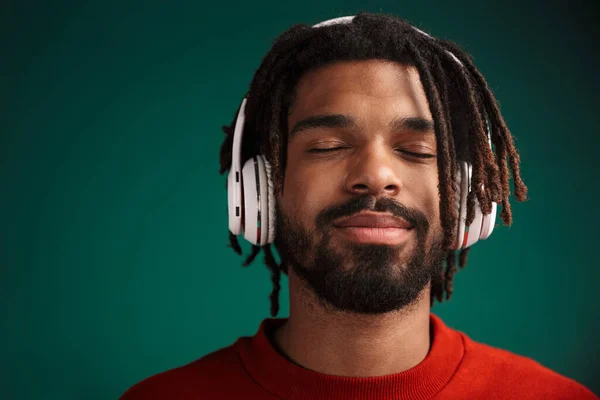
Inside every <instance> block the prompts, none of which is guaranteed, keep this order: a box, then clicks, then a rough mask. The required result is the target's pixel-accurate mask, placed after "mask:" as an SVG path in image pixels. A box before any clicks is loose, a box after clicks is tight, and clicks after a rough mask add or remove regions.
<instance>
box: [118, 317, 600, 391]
mask: <svg viewBox="0 0 600 400" xmlns="http://www.w3.org/2000/svg"><path fill="white" fill-rule="evenodd" d="M430 320H431V327H432V332H433V341H432V344H431V348H430V351H429V353H428V354H427V356H426V357H425V359H424V360H423V361H422V362H421V363H420V364H418V365H417V366H415V367H413V368H411V369H409V370H407V371H404V372H399V373H397V374H392V375H386V376H377V377H360V378H356V377H344V376H332V375H325V374H322V373H318V372H314V371H311V370H308V369H305V368H303V367H301V366H299V365H296V364H294V363H292V362H290V361H288V360H287V359H286V358H285V357H284V356H282V355H281V354H280V353H279V352H278V351H277V350H276V349H275V348H274V347H273V345H272V344H271V342H270V339H269V338H270V337H272V336H271V334H272V332H274V330H275V329H276V328H277V327H278V326H280V325H281V324H282V323H283V322H284V321H285V319H281V318H279V319H274V318H267V319H265V320H264V321H263V322H262V323H261V325H260V328H259V329H258V332H257V333H256V335H254V336H253V337H241V338H239V339H238V340H237V341H236V342H235V343H234V344H233V345H231V346H229V347H226V348H223V349H220V350H218V351H215V352H213V353H211V354H208V355H206V356H204V357H202V358H200V359H199V360H197V361H194V362H192V363H190V364H188V365H185V366H182V367H179V368H175V369H172V370H169V371H166V372H163V373H160V374H157V375H155V376H152V377H150V378H147V379H146V380H144V381H142V382H140V383H138V384H137V385H135V386H133V387H132V388H130V389H129V390H128V391H127V392H125V394H124V395H123V396H122V397H121V400H158V399H161V400H162V399H173V400H192V399H194V400H207V399H210V400H229V399H231V400H233V399H235V400H241V399H243V400H254V399H261V400H276V399H277V400H281V399H286V400H336V399H344V400H351V399H356V400H358V399H360V400H368V399H373V400H375V399H412V400H426V399H438V400H439V399H461V400H464V399H469V400H470V399H484V400H496V399H519V400H527V399H545V400H547V399H565V400H574V399H581V400H587V399H590V400H591V399H596V400H598V399H599V398H598V397H596V396H595V395H594V394H593V393H592V392H591V391H589V390H588V389H586V388H585V387H584V386H582V385H581V384H579V383H577V382H575V381H574V380H572V379H569V378H567V377H564V376H561V375H559V374H557V373H555V372H553V371H551V370H549V369H547V368H545V367H543V366H542V365H540V364H538V363H537V362H535V361H533V360H531V359H528V358H525V357H522V356H519V355H516V354H513V353H510V352H508V351H505V350H501V349H497V348H493V347H490V346H487V345H484V344H481V343H477V342H475V341H473V340H471V339H470V338H469V337H468V336H466V335H465V334H464V333H462V332H459V331H456V330H454V329H451V328H449V327H448V326H446V325H445V324H444V323H443V322H442V320H441V319H440V318H439V317H437V316H435V315H433V314H431V317H430Z"/></svg>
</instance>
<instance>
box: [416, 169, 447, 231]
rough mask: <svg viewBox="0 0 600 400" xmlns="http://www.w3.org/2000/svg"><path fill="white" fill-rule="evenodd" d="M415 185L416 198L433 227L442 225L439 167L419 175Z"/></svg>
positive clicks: (418, 206)
mask: <svg viewBox="0 0 600 400" xmlns="http://www.w3.org/2000/svg"><path fill="white" fill-rule="evenodd" d="M416 183H417V184H416V186H415V193H416V196H415V200H416V201H417V205H416V206H417V208H419V209H420V210H421V211H422V212H423V213H424V214H425V215H426V217H427V220H428V221H429V223H430V225H431V226H432V227H438V228H439V227H440V226H441V220H440V192H439V187H438V185H439V180H438V172H437V169H431V170H430V171H427V172H426V173H422V174H420V175H419V177H418V179H417V181H416Z"/></svg>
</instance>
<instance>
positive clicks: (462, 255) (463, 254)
mask: <svg viewBox="0 0 600 400" xmlns="http://www.w3.org/2000/svg"><path fill="white" fill-rule="evenodd" d="M469 251H471V248H470V247H467V248H465V249H462V250H461V251H460V252H459V253H458V266H459V267H461V268H464V267H466V266H467V257H468V256H469Z"/></svg>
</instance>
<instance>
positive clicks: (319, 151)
mask: <svg viewBox="0 0 600 400" xmlns="http://www.w3.org/2000/svg"><path fill="white" fill-rule="evenodd" d="M345 148H346V147H331V148H327V149H309V150H307V151H308V152H309V153H330V152H332V151H336V150H343V149H345ZM400 152H401V153H404V154H406V155H409V156H412V157H417V158H423V159H427V158H435V155H433V154H425V153H413V152H411V151H400Z"/></svg>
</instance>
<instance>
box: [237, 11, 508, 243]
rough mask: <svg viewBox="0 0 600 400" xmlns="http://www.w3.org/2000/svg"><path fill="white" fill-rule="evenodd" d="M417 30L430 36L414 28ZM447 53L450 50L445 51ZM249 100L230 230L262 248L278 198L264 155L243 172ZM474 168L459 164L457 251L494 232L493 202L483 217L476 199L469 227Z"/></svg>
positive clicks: (271, 231) (240, 126)
mask: <svg viewBox="0 0 600 400" xmlns="http://www.w3.org/2000/svg"><path fill="white" fill-rule="evenodd" d="M353 19H354V16H348V17H340V18H334V19H330V20H327V21H323V22H320V23H318V24H316V25H314V26H313V28H318V27H320V26H325V25H332V24H348V23H351V22H352V20H353ZM413 28H414V29H415V30H416V31H418V32H420V33H422V34H423V35H426V36H428V37H431V36H430V35H428V34H427V33H425V32H423V31H421V30H419V29H417V28H415V27H413ZM446 51H447V50H446ZM447 52H448V54H450V55H451V56H452V58H453V59H454V60H455V61H456V62H458V63H459V64H461V65H462V63H461V62H460V61H459V60H458V58H456V56H455V55H454V54H452V53H451V52H449V51H447ZM245 108H246V98H244V100H243V101H242V104H241V106H240V109H239V112H238V116H237V120H236V123H235V129H234V133H233V150H232V153H231V156H232V157H231V168H230V169H229V174H228V175H227V194H228V208H229V230H230V231H231V233H233V234H234V235H239V234H241V233H242V232H243V234H244V237H245V238H246V240H248V241H249V242H250V243H252V244H254V245H258V246H263V245H266V244H268V243H272V242H273V240H274V239H275V218H276V213H275V210H276V208H275V196H274V192H273V181H272V178H271V165H270V164H269V162H268V161H267V159H266V158H265V157H264V156H263V155H262V154H257V155H255V156H253V157H251V158H250V159H249V160H248V161H246V163H245V164H244V168H243V169H241V170H240V165H241V158H242V151H241V150H242V135H243V132H244V121H245V117H246V115H245ZM486 123H487V133H488V142H489V144H490V147H491V146H492V142H491V133H490V126H489V122H488V121H487V119H486ZM471 175H472V166H471V164H470V163H469V162H467V161H459V168H458V172H457V177H456V178H457V184H458V189H459V190H458V191H456V192H455V206H456V207H457V209H458V216H459V220H458V234H457V236H456V242H455V244H454V247H453V248H454V249H455V250H460V249H464V248H467V247H469V246H471V245H473V244H474V243H475V242H477V241H478V240H480V239H487V238H488V237H489V236H490V235H491V234H492V231H493V230H494V223H495V221H496V210H497V204H496V203H495V202H492V211H491V213H490V214H487V215H484V214H483V213H482V211H481V208H480V207H479V203H478V202H477V200H475V219H474V220H473V222H472V223H471V224H470V225H469V226H466V223H465V222H466V219H467V196H468V194H469V192H470V190H471Z"/></svg>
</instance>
